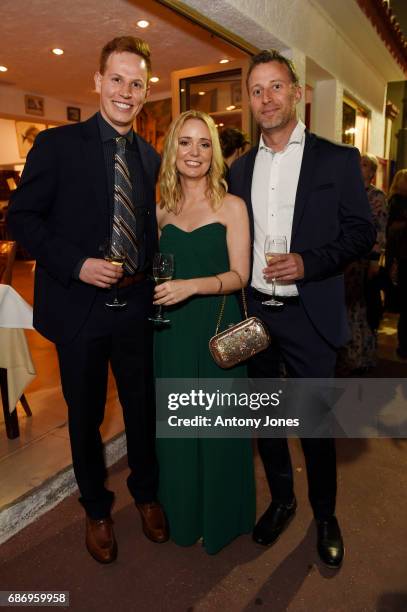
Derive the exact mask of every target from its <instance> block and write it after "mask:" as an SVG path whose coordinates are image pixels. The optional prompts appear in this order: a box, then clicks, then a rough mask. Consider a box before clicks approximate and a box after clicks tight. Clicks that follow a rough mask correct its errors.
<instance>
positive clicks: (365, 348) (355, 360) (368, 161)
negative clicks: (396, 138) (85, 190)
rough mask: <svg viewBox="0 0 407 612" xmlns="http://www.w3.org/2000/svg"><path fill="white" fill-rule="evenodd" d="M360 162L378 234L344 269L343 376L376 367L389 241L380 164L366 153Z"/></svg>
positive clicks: (340, 355)
mask: <svg viewBox="0 0 407 612" xmlns="http://www.w3.org/2000/svg"><path fill="white" fill-rule="evenodd" d="M360 161H361V170H362V176H363V181H364V184H365V189H366V194H367V198H368V200H369V204H370V207H371V212H372V217H373V222H374V225H375V228H376V232H377V237H376V243H375V245H374V247H373V249H372V251H371V252H370V253H369V255H368V256H367V257H364V258H362V259H358V260H357V261H354V262H352V263H351V264H350V265H349V266H348V267H347V268H346V270H345V290H346V305H347V310H348V321H349V327H350V332H351V339H350V340H349V342H348V343H347V344H346V346H344V347H343V348H342V349H340V351H339V353H338V362H337V374H338V375H340V376H349V375H352V374H358V375H361V374H366V373H367V372H368V371H369V370H370V369H372V368H373V367H375V366H376V359H377V357H376V352H377V330H378V327H379V324H380V320H381V317H382V310H383V309H382V302H381V296H380V283H381V281H380V278H379V259H380V256H381V254H382V253H383V252H384V249H385V244H386V224H387V204H386V196H385V194H384V193H383V191H382V190H381V189H378V188H377V187H375V185H373V183H372V181H373V179H374V177H375V174H376V170H377V166H378V162H377V158H376V157H375V156H374V155H370V154H368V153H367V154H365V155H362V157H361V160H360Z"/></svg>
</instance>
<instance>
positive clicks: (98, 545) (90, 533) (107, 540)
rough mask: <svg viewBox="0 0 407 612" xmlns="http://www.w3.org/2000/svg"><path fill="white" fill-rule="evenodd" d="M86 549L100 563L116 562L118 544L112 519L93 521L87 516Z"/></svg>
mask: <svg viewBox="0 0 407 612" xmlns="http://www.w3.org/2000/svg"><path fill="white" fill-rule="evenodd" d="M86 548H87V549H88V551H89V553H90V554H91V555H92V557H93V558H94V559H96V561H99V563H112V561H115V560H116V558H117V543H116V539H115V537H114V532H113V521H112V519H111V518H110V517H108V518H105V519H92V518H90V517H89V516H86Z"/></svg>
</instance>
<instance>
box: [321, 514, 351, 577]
mask: <svg viewBox="0 0 407 612" xmlns="http://www.w3.org/2000/svg"><path fill="white" fill-rule="evenodd" d="M316 523H317V531H318V544H317V548H318V554H319V556H320V558H321V561H323V562H324V563H325V565H327V566H328V567H331V568H332V569H339V568H340V567H341V565H342V561H343V555H344V554H345V549H344V547H343V540H342V535H341V530H340V529H339V525H338V521H337V520H336V518H335V517H334V516H332V517H331V518H329V519H327V520H326V521H317V522H316Z"/></svg>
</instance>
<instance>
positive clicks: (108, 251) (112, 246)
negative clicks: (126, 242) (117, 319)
mask: <svg viewBox="0 0 407 612" xmlns="http://www.w3.org/2000/svg"><path fill="white" fill-rule="evenodd" d="M103 257H104V259H105V260H106V261H109V262H110V263H111V264H113V265H114V266H120V267H123V264H124V262H125V260H126V250H125V249H124V247H123V246H122V245H121V244H120V243H117V242H113V241H109V242H108V243H107V244H106V245H105V246H104V249H103ZM112 290H113V301H112V299H111V298H109V299H108V301H107V302H105V305H106V306H109V308H124V307H125V306H127V302H125V301H123V300H119V297H118V294H117V283H115V284H114V285H113V287H112Z"/></svg>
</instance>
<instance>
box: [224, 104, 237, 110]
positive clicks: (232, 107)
mask: <svg viewBox="0 0 407 612" xmlns="http://www.w3.org/2000/svg"><path fill="white" fill-rule="evenodd" d="M235 108H236V106H235V105H234V104H231V105H230V106H227V107H226V110H227V111H231V110H235Z"/></svg>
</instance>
